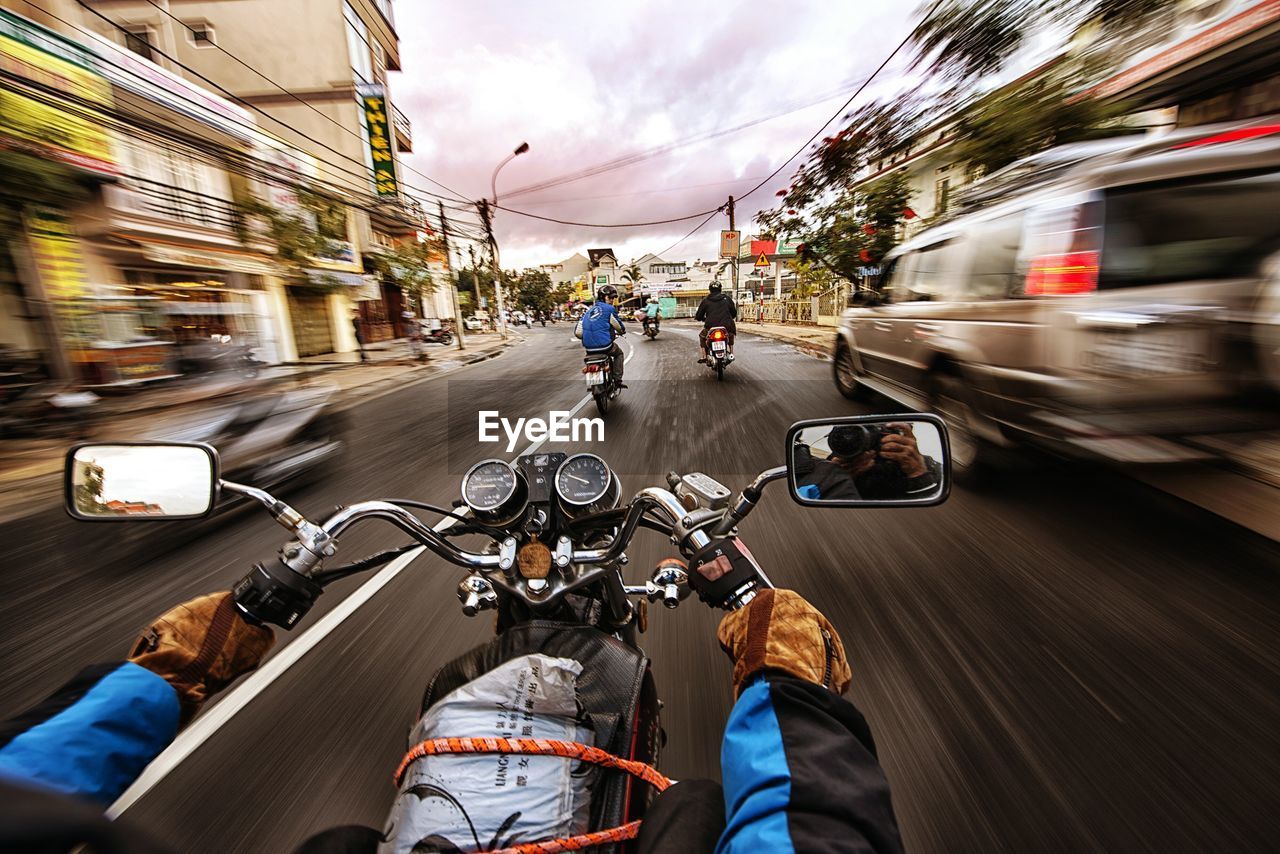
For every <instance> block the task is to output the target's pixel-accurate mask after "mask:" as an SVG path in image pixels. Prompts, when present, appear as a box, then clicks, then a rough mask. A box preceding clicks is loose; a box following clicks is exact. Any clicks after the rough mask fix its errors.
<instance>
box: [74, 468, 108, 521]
mask: <svg viewBox="0 0 1280 854" xmlns="http://www.w3.org/2000/svg"><path fill="white" fill-rule="evenodd" d="M76 469H77V471H76V474H77V477H76V478H75V481H76V484H75V487H74V489H73V490H72V491H73V493H74V494H73V496H72V500H73V501H74V502H75V506H76V507H77V508H78V509H79V510H80V511H81V512H85V513H92V512H94V508H96V507H101V506H102V505H103V504H105V503H106V502H105V501H104V500H103V496H102V490H103V487H104V485H105V483H106V472H105V470H104V469H103V468H102V466H100V465H98V464H97V463H96V462H94V461H93V460H87V461H79V462H77V463H76Z"/></svg>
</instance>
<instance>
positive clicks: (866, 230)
mask: <svg viewBox="0 0 1280 854" xmlns="http://www.w3.org/2000/svg"><path fill="white" fill-rule="evenodd" d="M862 233H863V234H865V235H867V236H868V237H870V236H871V235H873V234H875V233H876V227H875V226H874V225H872V224H871V223H869V222H868V223H866V224H865V225H863V226H862Z"/></svg>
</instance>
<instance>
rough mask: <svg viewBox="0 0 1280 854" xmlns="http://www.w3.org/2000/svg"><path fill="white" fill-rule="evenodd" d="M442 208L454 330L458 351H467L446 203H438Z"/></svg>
mask: <svg viewBox="0 0 1280 854" xmlns="http://www.w3.org/2000/svg"><path fill="white" fill-rule="evenodd" d="M436 204H438V205H439V206H440V239H441V240H442V241H444V263H445V265H446V267H447V269H448V270H449V296H450V297H451V298H452V300H453V329H454V333H455V334H456V335H457V336H458V349H459V350H465V349H467V342H466V340H465V338H464V335H465V333H464V332H463V324H462V309H461V308H460V307H459V306H458V287H457V284H458V283H457V280H456V279H455V278H454V276H453V253H452V252H450V251H449V220H448V219H446V218H445V215H444V202H442V201H437V202H436Z"/></svg>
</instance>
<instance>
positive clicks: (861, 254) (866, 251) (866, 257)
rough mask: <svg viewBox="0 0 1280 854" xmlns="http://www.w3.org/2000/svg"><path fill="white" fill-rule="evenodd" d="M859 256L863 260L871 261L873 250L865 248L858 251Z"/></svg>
mask: <svg viewBox="0 0 1280 854" xmlns="http://www.w3.org/2000/svg"><path fill="white" fill-rule="evenodd" d="M858 257H859V258H861V259H862V260H863V261H870V260H871V250H870V249H863V250H862V251H861V252H859V253H858Z"/></svg>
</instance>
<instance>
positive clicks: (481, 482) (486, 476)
mask: <svg viewBox="0 0 1280 854" xmlns="http://www.w3.org/2000/svg"><path fill="white" fill-rule="evenodd" d="M516 485H517V484H516V471H515V469H513V468H512V467H511V466H510V465H509V464H507V463H505V462H503V461H502V460H484V461H483V462H479V463H476V464H475V465H474V466H472V467H471V469H470V470H469V471H468V472H467V473H466V474H465V475H464V476H463V478H462V500H463V501H465V502H467V506H468V507H470V508H471V509H472V510H475V511H477V512H479V513H489V512H491V511H494V510H497V509H498V508H499V507H501V506H502V505H503V504H505V503H506V502H507V501H509V500H510V499H511V496H513V495H515V492H516Z"/></svg>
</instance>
